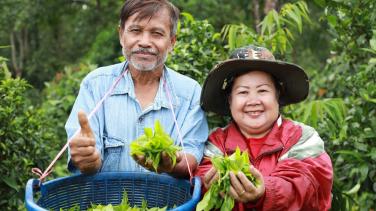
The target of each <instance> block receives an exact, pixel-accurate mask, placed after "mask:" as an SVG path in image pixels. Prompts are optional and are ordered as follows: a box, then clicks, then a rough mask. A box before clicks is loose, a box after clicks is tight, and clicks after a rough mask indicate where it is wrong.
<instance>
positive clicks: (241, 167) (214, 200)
mask: <svg viewBox="0 0 376 211" xmlns="http://www.w3.org/2000/svg"><path fill="white" fill-rule="evenodd" d="M211 162H212V164H213V166H214V168H215V169H216V170H217V172H218V174H219V179H218V181H216V182H214V183H212V185H211V186H210V188H209V190H208V191H207V192H206V193H205V195H204V197H203V198H202V200H201V201H200V202H199V203H198V204H197V207H196V211H208V210H212V209H216V210H217V209H220V210H221V211H227V210H232V208H233V207H234V205H235V202H234V199H233V198H232V197H231V196H230V195H229V192H230V187H231V182H230V172H232V173H234V174H238V173H239V172H243V173H244V174H245V175H246V176H247V178H248V179H249V180H250V181H251V182H252V183H253V184H254V185H255V186H258V185H259V181H258V180H256V178H255V177H254V176H253V175H252V173H251V172H250V169H251V164H250V162H249V157H248V152H241V151H240V149H239V148H236V150H235V152H234V154H232V155H230V156H224V157H223V156H215V157H213V158H212V159H211ZM221 192H222V193H223V194H224V197H222V196H221V195H220V193H221Z"/></svg>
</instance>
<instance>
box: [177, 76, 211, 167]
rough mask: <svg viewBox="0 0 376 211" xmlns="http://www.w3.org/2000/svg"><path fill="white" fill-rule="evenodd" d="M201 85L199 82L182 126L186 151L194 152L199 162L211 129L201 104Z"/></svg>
mask: <svg viewBox="0 0 376 211" xmlns="http://www.w3.org/2000/svg"><path fill="white" fill-rule="evenodd" d="M200 93H201V87H200V86H199V84H198V83H197V85H196V86H195V87H194V92H193V97H192V100H191V103H190V107H189V109H188V111H187V114H186V117H185V121H184V123H183V125H182V126H181V131H182V134H184V135H183V141H184V142H183V143H184V152H187V153H190V154H192V155H193V156H194V157H195V158H196V160H197V163H200V162H201V159H202V157H203V152H204V143H205V141H206V140H207V137H208V133H209V129H208V123H207V120H206V117H205V113H204V111H203V110H202V109H201V106H200V103H199V102H200V101H199V99H200Z"/></svg>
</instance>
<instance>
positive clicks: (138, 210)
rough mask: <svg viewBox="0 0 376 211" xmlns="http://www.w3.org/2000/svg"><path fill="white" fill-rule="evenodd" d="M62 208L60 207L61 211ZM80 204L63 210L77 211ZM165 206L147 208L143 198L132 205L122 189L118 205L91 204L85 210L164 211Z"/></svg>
mask: <svg viewBox="0 0 376 211" xmlns="http://www.w3.org/2000/svg"><path fill="white" fill-rule="evenodd" d="M62 210H63V209H60V211H62ZM79 210H80V206H78V205H75V206H74V207H71V208H69V209H67V210H65V211H79ZM166 210H167V207H163V208H158V207H153V208H148V205H147V202H146V201H145V200H142V204H141V207H137V206H134V207H132V206H131V205H130V204H129V201H128V195H127V192H126V191H124V194H123V199H122V200H121V203H120V204H119V205H112V204H108V205H100V204H99V205H95V204H92V205H91V207H89V208H88V209H87V211H166Z"/></svg>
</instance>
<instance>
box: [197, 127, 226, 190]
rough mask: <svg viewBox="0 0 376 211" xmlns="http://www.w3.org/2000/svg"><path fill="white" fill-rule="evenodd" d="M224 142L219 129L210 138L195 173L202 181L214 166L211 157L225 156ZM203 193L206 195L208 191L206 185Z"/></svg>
mask: <svg viewBox="0 0 376 211" xmlns="http://www.w3.org/2000/svg"><path fill="white" fill-rule="evenodd" d="M218 134H219V135H218ZM223 140H224V139H223V137H222V131H221V129H217V130H216V131H215V132H213V133H212V134H211V135H210V136H209V140H208V141H207V142H206V143H205V148H204V157H203V159H202V160H201V163H200V165H199V166H198V167H197V168H196V170H195V173H194V174H195V176H199V177H200V179H201V181H203V177H204V175H205V174H206V172H208V171H209V170H210V169H211V167H212V166H213V164H212V162H211V160H210V159H211V157H213V156H214V155H223V154H224V147H223ZM201 191H202V193H201V194H205V192H206V191H207V190H206V188H205V187H204V185H202V189H201Z"/></svg>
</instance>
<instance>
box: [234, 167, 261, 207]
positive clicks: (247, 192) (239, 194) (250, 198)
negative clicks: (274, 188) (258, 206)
mask: <svg viewBox="0 0 376 211" xmlns="http://www.w3.org/2000/svg"><path fill="white" fill-rule="evenodd" d="M250 170H251V173H252V175H253V176H254V177H255V178H256V179H257V180H258V181H259V185H258V186H257V187H255V185H254V184H252V182H251V181H250V180H249V179H248V178H247V177H246V176H245V174H244V173H243V172H239V173H238V174H236V175H235V174H234V173H233V172H230V180H231V187H230V196H231V197H233V198H234V199H235V200H236V201H238V202H243V203H247V202H255V201H257V200H258V199H259V198H261V197H262V196H263V195H264V194H265V185H264V178H263V176H262V174H261V173H260V172H259V171H258V170H257V169H256V168H255V167H253V166H251V169H250Z"/></svg>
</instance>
